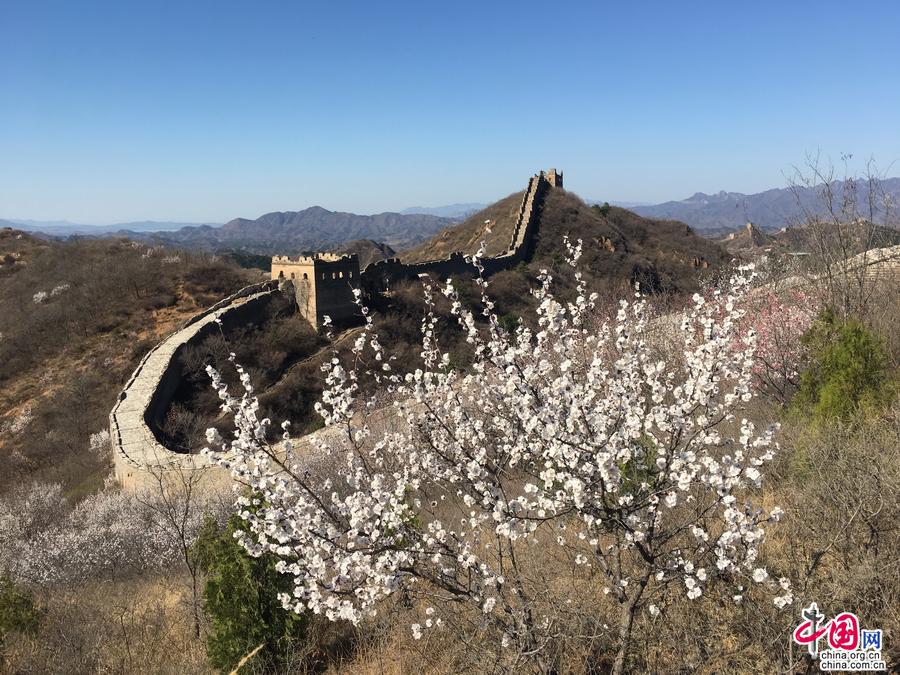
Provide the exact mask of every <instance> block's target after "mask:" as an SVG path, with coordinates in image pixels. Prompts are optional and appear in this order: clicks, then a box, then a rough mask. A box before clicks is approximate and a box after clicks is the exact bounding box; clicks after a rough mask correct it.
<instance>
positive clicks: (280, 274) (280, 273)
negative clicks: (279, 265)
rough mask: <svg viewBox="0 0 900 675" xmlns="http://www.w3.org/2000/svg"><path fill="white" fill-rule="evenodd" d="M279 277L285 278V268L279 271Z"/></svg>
mask: <svg viewBox="0 0 900 675" xmlns="http://www.w3.org/2000/svg"><path fill="white" fill-rule="evenodd" d="M278 278H279V279H284V270H281V271H280V272H279V273H278Z"/></svg>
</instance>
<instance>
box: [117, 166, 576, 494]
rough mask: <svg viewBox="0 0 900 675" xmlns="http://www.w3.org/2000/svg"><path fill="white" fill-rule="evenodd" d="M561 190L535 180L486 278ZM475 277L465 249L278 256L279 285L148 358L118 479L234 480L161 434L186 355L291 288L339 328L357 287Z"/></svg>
mask: <svg viewBox="0 0 900 675" xmlns="http://www.w3.org/2000/svg"><path fill="white" fill-rule="evenodd" d="M561 185H562V174H561V173H559V174H557V173H556V172H555V171H554V170H552V169H551V170H550V172H549V173H548V174H545V173H544V172H541V173H539V174H537V175H536V176H533V177H532V178H531V179H530V180H529V181H528V188H527V189H526V190H525V194H524V196H523V197H522V203H521V205H520V207H519V213H518V217H517V219H516V224H515V227H514V229H513V233H512V236H511V239H510V244H509V247H508V249H507V250H506V252H505V253H503V254H501V255H499V256H496V257H491V258H484V259H483V261H482V264H483V265H484V269H485V273H486V274H493V273H494V272H498V271H500V270H503V269H509V268H511V267H514V266H515V265H516V264H518V263H519V262H520V261H523V260H526V259H528V257H530V256H531V254H532V253H533V246H534V233H535V231H536V228H537V225H538V214H539V210H540V205H541V203H542V199H543V196H544V194H545V193H546V190H547V189H549V188H550V187H554V186H557V187H559V186H561ZM474 273H475V269H474V267H473V266H472V265H471V263H469V262H467V261H466V259H465V256H464V255H463V254H462V253H460V252H457V253H453V254H451V255H450V256H449V257H448V258H446V259H444V260H432V261H427V262H421V263H411V264H409V263H402V262H400V261H399V260H398V259H396V258H394V259H391V260H384V261H380V262H378V263H375V264H372V265H369V266H368V267H367V268H366V269H365V270H364V271H363V272H362V273H360V271H359V260H358V258H357V256H355V255H353V256H336V255H333V254H320V255H317V256H311V257H300V258H297V259H295V260H291V259H290V258H286V257H284V256H276V257H275V258H273V259H272V277H273V278H272V280H270V281H266V282H263V283H260V284H254V285H252V286H248V287H247V288H244V289H242V290H240V291H238V292H237V293H235V294H233V295H231V296H229V297H227V298H225V299H224V300H222V301H221V302H218V303H216V304H215V305H213V306H212V307H210V308H209V309H206V310H204V311H203V312H200V313H199V314H197V315H196V316H194V317H192V318H191V319H190V320H188V321H187V322H185V323H184V325H182V326H181V327H180V328H179V329H178V330H177V331H175V332H174V333H172V334H171V335H170V336H168V337H167V338H166V339H165V340H163V341H162V342H160V343H159V344H158V345H157V346H156V347H154V348H153V349H151V350H150V351H149V352H148V353H147V355H146V356H144V358H143V359H141V362H140V364H138V367H137V368H136V369H135V371H134V373H133V374H132V375H131V377H130V378H129V380H128V382H127V384H126V385H125V387H124V389H123V390H122V392H121V393H120V394H119V398H118V400H117V401H116V404H115V406H114V407H113V409H112V411H111V412H110V415H109V426H110V437H111V441H112V448H113V462H114V466H115V475H116V478H117V480H118V481H119V483H120V484H121V485H122V487H123V488H124V489H126V490H138V489H142V488H157V487H158V486H159V485H160V481H161V480H163V479H165V478H166V477H171V476H177V475H178V472H179V471H184V472H191V475H192V476H195V477H196V476H197V475H198V474H197V473H196V472H201V473H200V475H201V476H202V478H201V480H202V481H203V482H208V483H210V484H216V483H224V482H227V481H228V480H230V478H229V477H228V475H227V472H225V471H224V470H222V469H220V468H219V467H218V466H216V465H214V464H212V463H210V461H209V460H208V459H207V458H206V457H204V456H202V455H197V454H190V453H186V452H178V451H176V450H173V449H172V448H169V447H167V446H166V444H165V443H164V441H163V438H162V434H161V433H160V431H159V430H160V427H161V425H162V422H163V420H164V419H165V415H166V413H167V411H168V409H169V405H170V403H171V400H172V397H173V396H174V394H175V391H176V390H177V389H178V385H179V383H180V378H181V366H180V364H179V360H178V356H179V354H180V353H181V350H183V349H184V347H185V345H189V344H191V343H197V342H199V341H201V340H202V339H203V338H204V337H205V336H206V335H208V334H209V333H210V332H212V331H215V330H220V329H221V330H224V331H226V332H227V331H228V330H229V329H232V328H235V327H237V326H240V325H244V324H247V323H254V322H258V321H261V320H263V319H264V318H266V317H267V316H268V315H269V314H270V313H271V308H270V305H271V303H272V302H273V301H274V300H275V299H277V298H279V297H281V293H282V292H285V291H288V290H289V291H290V292H291V293H292V294H293V295H294V299H295V300H297V302H298V306H300V308H301V311H302V312H304V315H305V316H306V317H307V319H308V320H310V322H311V323H313V325H314V326H318V325H321V320H322V318H323V317H324V316H325V315H329V316H331V318H332V319H333V320H335V322H336V323H341V322H343V321H350V320H353V319H354V318H355V317H356V312H357V308H356V304H355V303H353V292H352V288H353V287H354V286H355V285H356V284H357V283H359V284H360V285H362V286H363V287H364V288H366V289H367V290H370V291H375V292H380V291H383V290H387V289H388V288H389V287H390V284H391V283H393V282H395V281H397V280H400V279H415V278H417V277H418V276H419V275H421V274H429V275H432V276H437V277H440V278H447V277H451V276H461V275H472V274H474ZM292 275H293V278H292ZM304 275H305V276H304ZM304 281H305V282H307V283H306V284H304V283H303V282H304ZM288 282H292V283H290V284H289V283H288ZM304 289H305V290H304ZM304 293H305V295H304ZM301 295H303V296H304V297H302V298H301V297H300V296H301ZM301 301H302V303H301ZM331 431H332V430H328V429H325V430H322V431H321V432H317V433H321V434H327V433H330V432H331ZM310 440H311V439H310ZM310 447H311V445H310Z"/></svg>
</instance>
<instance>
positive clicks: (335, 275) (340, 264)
mask: <svg viewBox="0 0 900 675" xmlns="http://www.w3.org/2000/svg"><path fill="white" fill-rule="evenodd" d="M272 279H277V280H278V281H279V282H288V281H289V282H291V284H292V285H293V289H294V297H295V298H296V301H297V309H298V310H299V311H300V314H301V315H302V316H303V318H304V319H306V320H307V321H309V323H310V324H312V327H313V328H319V327H320V326H321V325H322V322H323V320H324V319H325V317H326V316H327V317H330V318H331V321H332V323H334V324H341V323H348V322H350V321H353V320H354V319H356V318H358V317H359V307H357V305H356V303H355V302H354V298H353V289H354V288H358V287H359V257H358V256H357V255H356V254H355V253H354V254H353V255H343V256H342V255H335V254H334V253H316V254H315V255H311V256H300V257H298V258H296V259H295V260H291V258H290V257H288V256H278V255H277V256H273V258H272Z"/></svg>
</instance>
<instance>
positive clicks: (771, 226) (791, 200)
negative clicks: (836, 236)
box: [631, 178, 900, 232]
mask: <svg viewBox="0 0 900 675" xmlns="http://www.w3.org/2000/svg"><path fill="white" fill-rule="evenodd" d="M848 185H849V184H848ZM844 187H845V186H844V184H843V183H840V182H838V183H837V184H836V185H835V189H836V190H837V191H838V193H840V191H842V190H843V189H844ZM881 188H882V189H883V190H884V191H885V193H886V194H887V195H889V196H890V197H891V198H892V199H893V201H894V203H895V204H900V178H887V179H885V180H883V181H882V182H881ZM857 189H858V190H859V198H860V201H861V202H864V201H865V199H866V198H867V195H868V186H867V184H866V183H864V182H862V181H860V182H858V183H857ZM798 197H799V203H798ZM801 205H802V208H801ZM804 208H805V209H806V210H808V211H809V212H811V213H822V212H823V211H824V207H823V206H822V200H821V186H818V187H815V188H800V189H799V190H798V191H797V194H796V195H795V194H794V193H793V192H792V191H791V190H790V189H788V188H776V189H773V190H766V191H765V192H757V193H756V194H750V195H746V194H743V193H741V192H724V191H723V192H717V193H716V194H713V195H708V194H704V193H703V192H697V193H696V194H694V195H692V196H690V197H688V198H687V199H683V200H681V201H672V202H665V203H663V204H653V205H649V206H634V207H632V208H631V210H632V211H634V212H635V213H638V214H640V215H642V216H645V217H648V218H660V219H668V220H680V221H682V222H685V223H687V224H688V225H690V226H691V227H693V228H695V229H697V230H705V231H719V232H727V231H734V230H735V229H736V228H740V227H743V226H744V225H745V224H746V223H748V222H752V223H753V224H754V225H756V226H757V227H761V228H763V229H765V230H778V229H780V228H782V227H786V226H788V225H792V224H794V223H795V222H796V221H797V220H798V219H800V218H801V217H802V216H803V210H804Z"/></svg>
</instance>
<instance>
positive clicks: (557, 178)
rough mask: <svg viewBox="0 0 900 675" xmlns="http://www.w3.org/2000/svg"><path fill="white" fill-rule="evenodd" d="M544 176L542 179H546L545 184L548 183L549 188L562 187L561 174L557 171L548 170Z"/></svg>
mask: <svg viewBox="0 0 900 675" xmlns="http://www.w3.org/2000/svg"><path fill="white" fill-rule="evenodd" d="M541 173H543V174H544V178H546V179H547V182H548V183H550V187H558V188H561V187H562V186H563V172H562V171H557V170H556V169H550V170H549V171H547V172H546V173H544V172H541Z"/></svg>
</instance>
